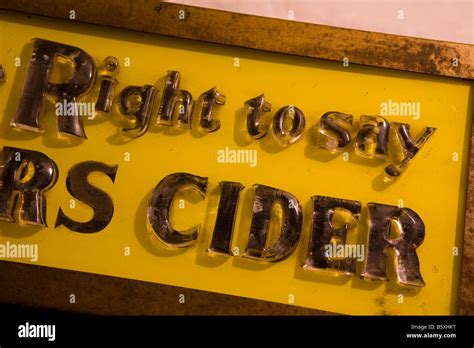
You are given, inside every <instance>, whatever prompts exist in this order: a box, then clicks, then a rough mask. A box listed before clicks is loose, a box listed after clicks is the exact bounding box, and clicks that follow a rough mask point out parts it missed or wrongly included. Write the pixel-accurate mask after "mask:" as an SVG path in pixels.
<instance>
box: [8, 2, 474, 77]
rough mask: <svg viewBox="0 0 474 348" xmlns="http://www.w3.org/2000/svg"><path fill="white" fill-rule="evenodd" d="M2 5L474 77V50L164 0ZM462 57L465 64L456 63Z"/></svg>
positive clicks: (212, 39) (284, 50)
mask: <svg viewBox="0 0 474 348" xmlns="http://www.w3.org/2000/svg"><path fill="white" fill-rule="evenodd" d="M0 8H4V9H10V10H16V11H22V12H27V13H33V14H39V15H44V16H51V17H57V18H63V19H70V17H71V12H70V11H74V20H76V21H80V22H86V23H94V24H100V25H106V26H112V27H118V28H125V29H132V30H138V31H144V32H149V33H155V34H161V35H167V36H175V37H181V38H187V39H193V40H200V41H206V42H213V43H219V44H224V45H233V46H239V47H246V48H253V49H260V50H266V51H272V52H279V53H289V54H293V55H300V56H306V57H313V58H320V59H328V60H333V61H341V62H342V61H343V60H344V58H347V59H348V60H349V62H350V63H351V64H352V63H355V64H362V65H369V66H375V67H380V68H390V69H397V70H403V71H412V72H418V73H425V74H432V75H440V76H449V77H457V78H464V79H474V59H473V57H474V55H473V49H474V45H469V44H461V43H453V42H444V41H436V40H429V39H422V38H415V37H406V36H399V35H391V34H382V33H375V32H368V31H362V30H353V29H345V28H337V27H330V26H325V25H318V24H309V23H302V22H296V21H289V20H281V19H273V18H266V17H259V16H252V15H246V14H239V13H232V12H226V11H219V10H212V9H207V8H200V7H192V6H185V5H179V4H172V3H163V2H161V1H160V0H148V1H146V0H134V1H129V0H102V1H94V0H61V1H59V0H35V1H30V0H2V2H1V3H0ZM453 59H458V66H456V64H453Z"/></svg>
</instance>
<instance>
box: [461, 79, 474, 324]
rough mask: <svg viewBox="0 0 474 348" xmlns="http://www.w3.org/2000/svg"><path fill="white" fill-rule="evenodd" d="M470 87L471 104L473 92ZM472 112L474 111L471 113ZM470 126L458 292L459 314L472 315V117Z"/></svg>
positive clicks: (473, 152) (473, 257)
mask: <svg viewBox="0 0 474 348" xmlns="http://www.w3.org/2000/svg"><path fill="white" fill-rule="evenodd" d="M473 88H474V87H471V102H472V96H473V95H474V91H473V90H472V89H473ZM473 112H474V111H473ZM471 122H472V126H471V145H470V146H471V149H470V158H469V173H468V178H467V185H468V186H467V193H466V210H465V214H466V215H465V218H464V235H463V250H462V266H461V284H460V291H459V314H460V315H474V116H473V117H472V120H471Z"/></svg>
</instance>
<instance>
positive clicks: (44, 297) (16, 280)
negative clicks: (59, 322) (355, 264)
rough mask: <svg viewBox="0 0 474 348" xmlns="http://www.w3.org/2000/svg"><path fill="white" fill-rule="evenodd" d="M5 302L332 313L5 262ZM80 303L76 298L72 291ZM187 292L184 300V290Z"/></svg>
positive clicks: (131, 309) (169, 311)
mask: <svg viewBox="0 0 474 348" xmlns="http://www.w3.org/2000/svg"><path fill="white" fill-rule="evenodd" d="M0 284H3V286H2V291H0V303H13V304H21V305H26V306H32V307H35V308H44V309H55V310H62V311H69V312H79V313H87V314H101V315H329V314H332V313H329V312H324V311H319V310H315V309H310V308H303V307H297V306H292V305H285V304H280V303H274V302H268V301H263V300H255V299H250V298H244V297H238V296H231V295H225V294H219V293H214V292H209V291H202V290H194V289H188V288H182V287H177V286H171V285H164V284H156V283H149V282H145V281H139V280H133V279H125V278H118V277H111V276H105V275H99V274H91V273H86V272H78V271H70V270H64V269H58V268H51V267H44V266H37V265H29V264H21V263H16V262H9V261H0ZM71 294H73V295H74V300H75V303H71V301H70V298H71V297H70V295H71ZM181 294H182V295H184V299H185V301H184V303H182V301H180V295H181Z"/></svg>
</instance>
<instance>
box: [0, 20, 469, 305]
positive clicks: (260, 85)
mask: <svg viewBox="0 0 474 348" xmlns="http://www.w3.org/2000/svg"><path fill="white" fill-rule="evenodd" d="M0 23H1V26H0V36H1V37H2V41H1V42H0V45H1V46H0V64H2V65H3V69H4V71H5V75H6V81H5V82H3V83H2V84H1V85H0V112H1V118H2V121H1V129H0V139H1V143H0V145H2V149H3V163H4V164H5V162H8V161H7V159H10V160H11V161H12V163H13V162H14V161H15V156H17V155H18V156H19V160H18V161H19V162H20V163H26V165H24V166H23V164H21V165H20V164H19V165H18V167H17V168H16V169H15V173H13V174H12V176H11V178H12V181H11V182H10V185H11V186H10V188H12V190H20V191H21V187H22V186H21V185H23V184H25V183H26V182H28V180H29V179H31V177H32V175H34V174H31V171H33V172H35V171H36V172H38V171H39V169H38V168H39V167H38V166H35V165H33V166H32V167H31V163H35V162H34V160H33V159H34V158H38V157H37V156H39V155H38V153H36V152H39V153H41V154H42V156H46V158H47V159H48V160H44V157H42V158H43V162H42V163H43V164H44V163H48V165H46V166H44V167H42V168H43V169H44V172H45V173H46V172H47V173H49V174H51V175H53V174H55V175H56V174H57V177H54V178H53V177H52V176H51V177H50V179H51V180H50V182H49V184H45V185H44V186H43V187H42V189H44V197H45V200H44V202H43V201H41V200H38V201H41V202H43V203H44V204H42V205H41V206H40V207H39V206H37V207H36V208H35V209H37V212H38V214H36V216H35V217H36V220H34V222H35V225H31V224H26V223H25V222H31V221H32V220H31V219H28V217H27V216H26V215H27V214H26V213H24V212H25V211H26V210H27V209H26V208H25V207H22V208H21V207H20V208H21V209H17V211H16V213H15V216H13V217H11V218H9V217H8V216H3V217H2V219H3V220H8V219H10V221H0V257H1V258H2V259H6V260H9V261H14V262H24V263H34V264H39V265H43V266H50V267H56V268H64V269H72V270H78V271H84V272H91V273H98V274H106V275H112V276H118V277H124V278H130V279H139V280H145V281H151V282H156V283H164V284H171V285H177V286H183V287H189V288H194V289H201V290H207V291H213V292H219V293H225V294H231V295H237V296H244V297H251V298H255V299H262V300H268V301H274V302H280V303H287V304H293V305H297V306H304V307H311V308H317V309H321V310H326V311H331V312H339V313H347V314H450V313H454V312H455V311H456V293H457V288H458V281H459V278H458V274H459V266H460V260H461V242H462V230H463V216H464V202H465V188H466V170H467V154H468V140H469V130H470V124H471V119H470V115H472V105H471V104H470V103H469V98H470V93H471V91H472V90H471V88H472V87H471V85H470V84H469V83H468V82H466V81H461V80H452V79H446V78H440V77H431V76H422V75H417V74H409V73H402V72H395V71H388V70H380V69H374V68H368V67H360V66H352V65H347V64H342V63H341V64H338V63H334V62H324V61H318V60H314V59H307V58H301V57H296V56H288V55H280V54H272V53H267V52H259V51H254V50H246V49H239V48H233V47H224V46H218V45H211V44H206V43H201V42H192V41H187V40H180V39H171V38H161V37H157V36H154V35H146V34H141V33H133V32H124V31H118V30H113V29H107V28H95V27H94V28H92V29H91V27H87V26H84V25H81V24H76V23H75V24H64V23H63V22H56V21H53V20H49V19H44V18H41V19H39V18H35V19H26V17H24V16H22V15H11V14H9V15H8V16H7V15H5V14H1V16H0ZM59 23H60V24H59ZM38 36H40V37H41V40H35V41H33V43H31V40H32V39H34V38H37V37H38ZM46 40H48V41H46ZM77 48H79V49H80V50H77ZM48 50H53V51H54V52H55V53H56V56H51V57H52V59H53V60H55V62H54V65H55V66H62V68H61V72H58V71H54V68H53V70H52V71H51V72H50V73H51V74H50V75H49V76H48V75H45V76H47V77H46V79H43V80H41V79H40V78H38V79H34V78H33V77H32V76H33V75H32V74H31V73H30V72H31V71H32V70H31V69H32V66H33V65H34V64H37V67H38V69H39V70H38V71H44V73H45V74H46V73H47V69H48V68H47V66H49V65H48V64H49V63H50V62H49V61H48V60H49V59H50V58H51V57H49V56H48V52H51V51H48ZM33 53H34V54H33ZM32 57H33V58H34V59H32ZM89 58H90V60H89ZM90 61H92V62H93V65H94V66H97V67H98V69H97V73H95V70H93V66H92V65H90V64H89V65H87V62H90ZM32 62H33V63H32ZM71 62H73V63H72V64H71ZM51 64H52V63H51ZM99 67H102V68H99ZM41 69H43V70H41ZM79 70H80V71H81V74H76V75H74V74H75V72H77V71H79ZM48 73H49V72H48ZM87 74H89V75H90V76H92V79H93V78H94V77H96V80H95V84H94V86H93V87H92V85H91V86H90V87H91V88H86V87H88V86H86V87H85V88H84V90H80V89H81V86H83V85H81V84H84V83H85V82H84V80H82V78H83V77H84V76H86V75H87ZM38 76H42V75H38ZM71 76H72V77H71ZM76 77H77V80H75V79H76ZM71 79H72V80H74V81H75V82H74V83H73V84H71V83H70V84H69V85H64V83H65V82H67V81H69V82H70V81H72V80H71ZM104 81H105V82H104ZM76 82H77V83H76ZM61 84H63V85H61ZM40 85H41V86H43V87H42V88H43V90H44V92H45V93H44V98H43V96H42V95H39V97H40V98H39V99H41V102H38V101H37V98H36V96H38V94H37V93H30V94H28V93H26V92H25V91H26V90H25V88H26V87H25V86H27V87H28V86H29V87H31V88H32V91H34V90H35V88H38V86H40ZM131 86H132V87H131ZM173 86H174V87H173ZM89 89H90V90H89ZM107 91H108V92H110V94H109V96H115V98H111V99H110V100H108V99H107V98H106V97H104V96H105V95H107ZM114 91H115V92H114ZM76 92H77V94H78V95H80V97H79V98H78V99H77V100H76V99H74V98H73V95H74V93H76ZM61 93H62V94H61ZM167 93H168V94H167ZM262 94H264V96H263V95H262ZM59 95H61V96H63V98H62V99H61V98H59V97H58V96H59ZM52 96H56V98H52ZM100 96H102V97H100ZM22 98H23V99H22ZM28 98H29V99H28ZM48 98H49V101H48V100H47V99H48ZM35 100H36V101H35ZM98 101H99V102H98ZM166 101H168V102H169V103H171V104H167V103H166ZM35 103H36V104H35ZM173 103H175V104H176V105H177V106H178V107H177V108H176V110H174V112H173V107H172V106H173ZM35 105H36V106H38V108H37V110H38V112H37V113H36V114H35V112H36V111H35V110H36V108H35ZM98 105H99V106H98ZM39 106H41V108H43V109H41V108H39ZM192 106H194V112H193V108H192ZM109 107H110V111H108V110H109ZM19 110H20V111H19ZM97 110H98V111H100V112H97V113H96V111H97ZM25 115H26V116H25ZM35 115H36V116H38V118H37V119H35ZM83 116H87V117H83ZM173 116H175V117H177V119H178V120H174V119H173ZM74 119H75V121H74ZM60 120H62V121H60ZM79 120H80V122H79ZM249 120H252V122H250V123H249ZM36 121H38V122H37V123H35V122H36ZM28 122H30V123H28ZM288 123H290V124H288ZM40 128H41V130H43V132H37V131H38V130H40ZM389 130H390V133H389ZM389 134H390V136H389ZM71 135H73V136H71ZM385 136H386V137H385ZM86 138H87V139H86ZM27 150H30V152H28V151H27ZM31 151H36V152H31ZM22 156H27V157H28V156H30V157H29V159H28V161H27V162H22V161H24V160H25V157H22ZM45 161H46V162H45ZM90 161H94V164H91V162H90ZM28 163H30V164H28ZM84 163H85V164H84ZM22 166H23V167H22ZM55 166H57V168H56V169H55ZM91 166H92V167H91ZM30 167H31V168H30ZM35 168H36V169H35ZM89 171H90V172H91V174H90V175H89V176H88V180H89V184H90V185H89V184H87V182H86V181H85V180H84V178H86V177H87V175H85V176H84V173H86V174H88V173H89ZM178 173H187V174H178ZM16 175H18V176H16ZM81 175H82V176H81ZM5 178H6V176H4V177H3V180H4V183H5V182H6V179H5ZM28 178H29V179H28ZM81 178H82V181H81ZM53 179H54V180H53ZM176 182H179V183H182V184H184V185H188V186H189V187H191V188H194V191H192V190H191V191H190V190H182V187H179V188H180V189H179V190H177V192H174V191H171V193H172V194H170V189H171V188H177V186H176V185H175V184H176ZM13 183H14V184H13ZM239 184H240V185H239ZM4 185H5V184H4ZM14 185H15V186H14ZM87 185H89V186H87ZM173 185H175V186H173ZM253 185H256V186H254V187H252V186H253ZM86 186H87V187H89V188H88V189H86V190H85V191H84V192H86V193H85V194H84V195H82V194H81V190H82V189H84V187H86ZM78 187H80V188H78ZM91 187H92V188H91ZM94 188H99V189H100V190H101V191H102V193H103V194H104V195H105V198H104V195H102V196H100V194H98V193H97V190H95V191H94ZM3 189H4V191H2V192H3V193H2V194H3V195H5V192H6V191H5V190H6V188H5V187H4V188H3ZM84 192H82V193H84ZM224 192H225V194H224ZM94 195H99V196H100V197H99V198H97V197H96V196H94ZM84 197H85V199H84ZM91 197H96V198H97V200H96V201H95V203H94V199H95V198H94V199H93V198H91ZM107 197H110V200H107ZM236 197H238V199H236ZM269 197H270V198H272V197H273V198H272V199H273V200H272V199H270V198H269ZM268 199H270V200H268ZM23 200H24V197H23ZM33 201H34V200H33ZM275 201H278V204H272V203H273V202H275ZM17 203H18V202H17ZM86 203H87V204H86ZM232 203H234V205H233V204H232ZM94 204H95V205H94ZM18 205H19V204H17V206H18ZM43 205H44V207H43ZM234 206H235V208H236V211H235V214H230V213H232V212H233V208H234ZM91 207H92V208H94V209H92V208H91ZM17 208H18V207H17ZM43 208H45V209H46V211H45V213H44V214H45V215H44V219H41V215H42V211H43V210H42V209H43ZM168 208H169V209H170V214H169V216H168V214H164V215H163V212H165V213H167V209H168ZM267 208H268V209H267ZM112 211H113V214H112ZM218 211H219V214H218ZM107 212H108V213H110V214H108V215H107ZM266 213H268V214H267V215H266V216H263V215H265V214H266ZM326 213H327V214H330V215H329V216H330V217H329V218H328V217H327V214H326ZM22 214H23V215H22ZM224 214H226V215H225V217H222V216H224ZM259 214H263V215H259ZM325 214H326V215H325ZM96 215H97V216H99V215H100V216H99V219H97V220H98V221H99V220H100V221H99V222H97V223H94V224H87V222H88V221H91V219H92V220H93V219H94V217H96ZM234 215H235V216H234ZM163 216H164V217H163ZM168 217H169V221H168V220H167V218H168ZM234 218H235V224H234V225H233V233H232V230H230V231H229V229H228V228H227V230H226V229H225V228H220V227H222V226H227V227H229V224H228V223H227V224H225V223H223V224H222V226H220V225H219V224H220V222H222V221H224V220H225V221H224V222H229V221H233V219H234ZM285 219H287V220H285ZM325 219H327V220H325ZM216 220H217V221H220V220H222V221H220V222H219V223H216ZM282 221H286V222H288V223H286V224H285V223H282ZM43 225H47V227H46V226H43ZM197 225H200V228H196V226H197ZM216 225H219V228H217V227H216ZM260 225H261V226H260ZM230 226H231V227H232V225H230ZM185 230H187V233H184V232H182V231H185ZM217 230H219V231H221V232H222V231H224V232H222V234H219V235H217V234H216V231H217ZM179 231H181V232H179ZM262 231H264V232H265V233H267V232H268V235H267V234H265V236H264V237H262V235H261V232H262ZM276 231H277V232H276ZM278 231H281V235H278ZM323 231H325V232H327V234H326V235H324V236H325V237H324V238H326V239H327V240H326V243H325V244H324V238H322V237H321V236H323V234H322V233H323ZM380 231H382V232H384V233H385V232H386V234H385V235H381V234H380V233H378V232H380ZM226 233H227V234H226ZM259 233H260V234H259ZM397 233H398V235H397ZM229 236H233V237H229ZM380 236H382V237H380ZM267 237H268V238H267ZM226 242H228V243H226ZM349 245H352V246H354V247H353V248H347V247H345V246H349ZM271 246H273V247H274V248H272V247H271ZM348 253H349V255H348ZM347 260H349V262H346V261H347ZM272 261H273V262H272ZM380 262H382V263H380ZM385 273H386V274H385ZM385 278H388V281H387V280H386V279H385Z"/></svg>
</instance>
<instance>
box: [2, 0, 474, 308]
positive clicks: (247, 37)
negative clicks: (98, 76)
mask: <svg viewBox="0 0 474 348" xmlns="http://www.w3.org/2000/svg"><path fill="white" fill-rule="evenodd" d="M0 8H2V9H6V10H15V11H21V12H27V13H30V14H36V15H45V16H51V17H57V18H63V19H68V20H69V11H70V10H74V11H75V14H76V17H75V20H76V21H81V22H86V23H93V24H100V25H107V26H112V27H118V28H124V29H132V30H138V31H144V32H149V33H156V34H161V35H167V36H175V37H180V38H187V39H193V40H201V41H207V42H213V43H218V44H224V45H234V46H240V47H246V48H253V49H261V50H267V51H272V52H278V53H288V54H294V55H301V56H307V57H314V58H320V59H329V60H336V61H342V60H343V59H344V57H350V61H351V63H356V64H363V65H369V66H374V67H379V68H390V69H398V70H403V71H411V72H418V73H426V74H433V75H440V76H447V77H452V78H462V79H468V80H474V59H473V56H474V55H473V45H468V44H459V43H451V42H442V41H434V40H427V39H420V38H411V37H403V36H397V35H388V34H381V33H373V32H365V31H359V30H350V29H343V28H335V27H328V26H323V25H316V24H306V23H299V22H292V21H282V20H278V19H270V18H264V17H257V16H250V15H243V14H237V13H230V12H225V11H217V10H210V9H204V8H198V7H191V6H184V5H177V4H171V3H162V2H161V1H159V0H150V1H145V0H137V1H127V0H103V1H100V2H97V1H93V0H81V1H77V0H65V1H59V0H56V1H54V0H53V1H48V0H36V1H28V0H16V1H15V0H4V1H2V3H1V4H0ZM180 11H184V12H180ZM180 13H181V14H182V13H184V19H182V20H181V19H179V18H178V17H179V15H180ZM302 32H304V33H305V35H304V36H303V35H300V34H301V33H302ZM272 37H278V38H279V39H278V40H272ZM454 58H456V59H458V62H459V64H458V66H457V67H455V66H454V65H453V64H452V59H454ZM471 95H472V91H471ZM473 144H474V124H473V125H472V131H471V147H470V156H469V157H470V159H469V175H468V188H467V197H466V210H465V225H464V240H463V253H462V255H463V261H462V270H461V284H460V294H459V314H462V315H474V146H473ZM0 283H3V284H8V286H7V287H3V289H2V291H1V292H0V302H3V303H7V302H9V303H18V304H24V305H33V306H35V307H44V308H55V309H59V310H71V311H81V312H88V313H101V314H162V315H164V314H165V315H169V314H195V315H196V314H201V315H202V314H266V315H269V314H306V315H314V314H329V313H327V312H323V311H318V310H313V309H306V308H300V307H295V306H289V305H283V304H277V303H270V302H265V301H259V300H253V299H246V298H241V297H236V296H230V295H223V294H212V296H210V295H209V294H210V293H209V292H205V291H198V290H192V289H184V288H179V287H174V286H168V285H162V284H153V283H147V282H141V281H136V280H129V279H121V278H115V277H109V276H102V275H94V274H88V273H83V272H75V271H68V270H59V269H53V268H47V267H42V266H31V265H23V264H17V263H12V262H0ZM71 292H73V293H74V294H75V295H76V298H78V299H80V301H78V302H80V305H78V304H70V303H69V302H68V301H65V300H64V299H65V298H66V296H67V294H69V293H71ZM180 293H186V294H187V295H188V296H190V298H191V299H192V300H191V301H188V302H187V304H186V306H183V305H180V304H179V303H178V301H176V300H175V299H176V298H177V296H178V294H180ZM91 294H94V295H93V296H92V295H91ZM124 299H126V300H124ZM170 299H173V300H171V301H170Z"/></svg>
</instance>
